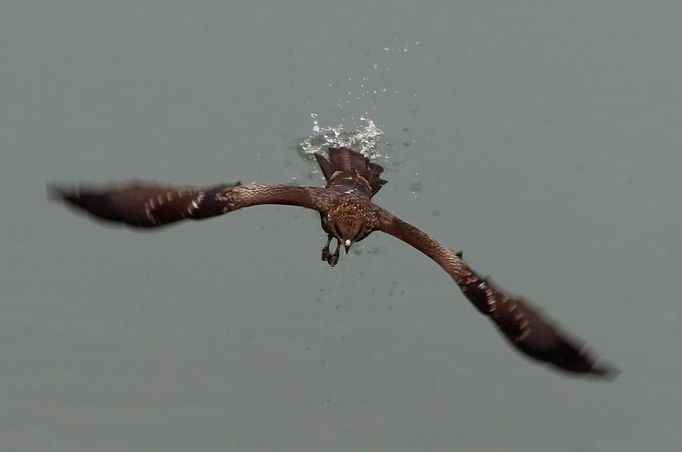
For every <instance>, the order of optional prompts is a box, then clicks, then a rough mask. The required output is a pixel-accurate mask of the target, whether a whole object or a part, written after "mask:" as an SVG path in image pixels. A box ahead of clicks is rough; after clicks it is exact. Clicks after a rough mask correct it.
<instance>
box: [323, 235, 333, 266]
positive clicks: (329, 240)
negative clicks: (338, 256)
mask: <svg viewBox="0 0 682 452" xmlns="http://www.w3.org/2000/svg"><path fill="white" fill-rule="evenodd" d="M330 243H332V235H331V234H327V244H326V245H325V246H324V248H322V260H323V261H325V262H329V258H330V256H331V255H330V254H329V244H330Z"/></svg>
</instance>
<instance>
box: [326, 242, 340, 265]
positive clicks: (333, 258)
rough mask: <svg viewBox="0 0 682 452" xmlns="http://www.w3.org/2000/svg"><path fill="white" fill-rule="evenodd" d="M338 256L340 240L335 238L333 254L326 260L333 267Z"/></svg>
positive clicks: (337, 260) (337, 261)
mask: <svg viewBox="0 0 682 452" xmlns="http://www.w3.org/2000/svg"><path fill="white" fill-rule="evenodd" d="M340 256H341V241H340V240H339V239H336V251H334V254H332V255H331V256H329V259H328V260H327V262H329V265H331V266H332V267H333V266H335V265H336V264H338V263H339V257H340Z"/></svg>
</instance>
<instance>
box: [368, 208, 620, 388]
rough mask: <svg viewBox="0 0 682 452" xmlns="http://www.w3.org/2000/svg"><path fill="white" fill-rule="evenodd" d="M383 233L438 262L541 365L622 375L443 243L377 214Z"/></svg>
mask: <svg viewBox="0 0 682 452" xmlns="http://www.w3.org/2000/svg"><path fill="white" fill-rule="evenodd" d="M377 211H378V212H379V217H380V219H381V221H380V226H379V230H381V231H383V232H385V233H388V234H390V235H393V236H395V237H397V238H399V239H400V240H402V241H404V242H406V243H407V244H409V245H411V246H413V247H414V248H416V249H418V250H419V251H421V252H422V253H424V254H426V255H427V256H428V257H430V258H431V259H433V260H434V261H436V263H438V265H440V266H441V267H442V268H443V270H445V271H446V272H447V273H448V274H449V275H450V276H451V277H452V278H453V279H454V280H455V282H456V283H457V285H458V286H459V288H460V289H461V290H462V293H464V296H466V298H467V299H468V300H469V301H470V302H471V303H472V304H473V305H474V306H475V307H476V308H477V309H478V310H479V311H480V312H481V313H482V314H484V315H485V316H487V317H489V318H490V319H491V320H492V321H493V323H494V324H495V325H496V326H497V328H498V329H499V330H500V331H501V332H502V334H503V335H504V336H505V337H506V338H507V339H508V340H509V342H510V343H511V344H512V345H513V346H514V347H515V348H516V349H518V350H519V351H520V352H522V353H523V354H525V355H526V356H528V357H530V358H533V359H535V360H537V361H542V362H546V363H549V364H552V365H553V366H554V367H555V368H557V369H560V370H563V371H565V372H571V373H577V374H591V375H593V376H597V377H602V378H606V379H611V378H613V377H615V375H616V374H617V371H616V370H615V369H614V368H612V367H611V366H609V365H608V364H604V363H601V362H598V360H597V357H596V356H594V355H593V354H592V352H591V351H590V350H588V348H587V347H586V346H585V345H584V344H583V343H582V342H581V341H580V340H578V339H576V338H574V337H572V336H571V335H570V334H568V333H567V332H566V331H564V330H563V329H562V328H560V327H559V326H558V325H556V324H555V323H554V322H552V321H551V320H549V319H548V318H547V317H546V316H545V315H544V314H542V313H541V312H540V310H539V309H537V308H535V307H534V306H532V305H531V304H530V303H529V302H528V301H527V300H525V299H523V298H522V297H517V296H514V295H511V294H509V293H507V292H506V291H504V290H502V289H501V288H499V287H497V286H496V285H494V284H493V283H492V282H491V281H490V280H489V279H487V278H483V277H481V276H480V275H478V274H477V273H476V272H475V271H474V270H472V269H471V268H470V267H469V266H468V265H467V264H466V262H464V260H463V259H462V254H461V253H455V252H453V251H452V250H450V249H448V248H447V247H445V246H444V245H443V244H442V243H440V242H439V241H437V240H435V239H433V238H431V237H430V236H428V235H427V234H425V233H424V232H422V231H421V230H419V229H417V228H415V227H414V226H412V225H410V224H408V223H405V222H404V221H402V220H400V219H399V218H397V217H395V216H394V215H392V214H391V213H389V212H387V211H385V210H383V209H379V208H377Z"/></svg>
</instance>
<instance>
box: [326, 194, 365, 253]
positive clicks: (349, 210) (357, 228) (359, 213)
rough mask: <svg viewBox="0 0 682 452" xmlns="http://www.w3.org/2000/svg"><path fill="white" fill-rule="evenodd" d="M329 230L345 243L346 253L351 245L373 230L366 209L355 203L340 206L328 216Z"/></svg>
mask: <svg viewBox="0 0 682 452" xmlns="http://www.w3.org/2000/svg"><path fill="white" fill-rule="evenodd" d="M326 223H327V226H328V228H325V229H326V230H327V232H329V233H330V234H332V235H333V236H334V237H335V238H336V239H337V240H338V241H339V242H341V243H342V244H343V247H344V248H345V249H346V253H348V250H349V249H350V247H351V245H352V244H353V243H355V242H359V241H360V240H362V239H364V238H365V237H367V236H368V235H369V234H370V232H372V229H371V227H369V223H368V218H367V215H366V209H363V208H358V206H355V205H353V204H350V205H344V206H339V207H338V208H337V209H335V210H334V211H333V212H330V214H329V215H328V216H327V218H326Z"/></svg>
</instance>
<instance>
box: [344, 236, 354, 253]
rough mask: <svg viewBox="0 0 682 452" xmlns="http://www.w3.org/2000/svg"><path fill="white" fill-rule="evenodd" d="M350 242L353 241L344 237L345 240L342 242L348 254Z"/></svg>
mask: <svg viewBox="0 0 682 452" xmlns="http://www.w3.org/2000/svg"><path fill="white" fill-rule="evenodd" d="M351 243H353V242H351V241H350V239H346V241H345V242H343V247H344V248H345V249H346V254H348V250H349V249H350V245H351Z"/></svg>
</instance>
